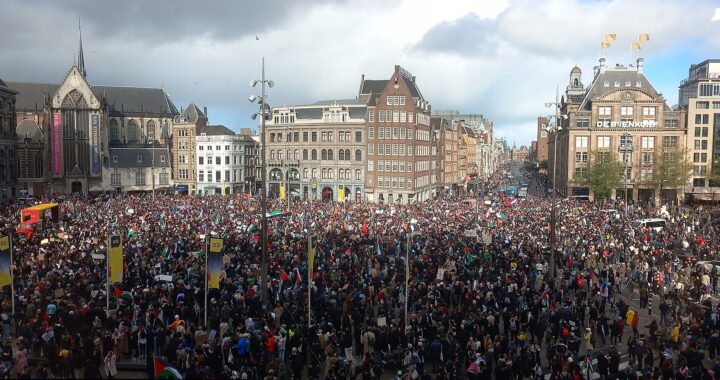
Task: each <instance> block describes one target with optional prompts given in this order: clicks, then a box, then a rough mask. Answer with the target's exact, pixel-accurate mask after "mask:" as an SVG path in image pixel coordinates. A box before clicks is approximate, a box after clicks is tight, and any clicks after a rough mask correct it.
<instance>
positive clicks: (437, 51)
mask: <svg viewBox="0 0 720 380" xmlns="http://www.w3.org/2000/svg"><path fill="white" fill-rule="evenodd" d="M719 6H720V3H719V2H718V1H710V0H678V1H662V0H655V1H645V0H609V1H604V0H602V1H601V0H543V1H538V0H505V1H503V0H497V1H496V0H474V1H473V0H444V1H437V0H398V1H382V0H362V1H360V0H342V1H332V0H303V1H289V0H288V1H280V0H263V1H219V0H218V1H189V0H187V1H186V0H172V1H171V0H166V1H150V0H147V1H141V0H127V1H96V0H67V1H62V2H59V1H49V0H48V1H38V0H4V1H3V11H2V12H0V25H2V26H3V30H5V31H11V32H5V33H0V51H1V52H2V54H0V78H2V79H5V80H10V81H35V82H49V83H58V82H59V81H61V80H62V79H63V77H64V76H65V74H66V73H67V71H68V69H69V68H70V66H71V65H72V64H73V60H74V57H75V52H76V51H77V46H78V25H77V24H78V18H80V19H81V20H82V34H83V46H84V51H85V64H86V68H87V71H88V80H89V81H90V83H91V84H97V85H123V86H139V87H163V88H165V89H166V90H167V91H168V93H169V94H170V95H171V97H172V99H173V101H174V102H175V104H176V105H177V106H178V108H180V107H184V106H186V105H187V104H188V103H189V102H195V103H196V104H198V105H199V106H201V107H202V106H207V107H208V113H209V116H210V122H211V123H214V124H224V125H226V126H228V127H230V128H231V129H234V130H239V129H240V128H242V127H254V123H253V121H252V120H250V117H249V116H250V115H251V114H252V112H253V111H254V109H253V107H252V105H250V103H249V102H248V101H247V97H248V96H249V95H251V94H253V93H254V92H256V91H259V90H257V89H252V88H250V87H249V82H250V80H252V79H256V78H259V76H260V62H261V57H263V56H264V57H265V59H266V72H267V76H268V78H269V79H273V80H274V81H275V83H276V86H275V87H274V88H273V89H272V90H271V91H270V92H269V95H270V103H271V105H281V104H287V105H292V104H304V103H311V102H315V101H317V100H322V99H333V98H336V99H339V98H353V97H355V96H356V95H357V91H358V87H359V84H360V76H361V74H365V75H366V77H367V78H371V79H385V78H388V77H389V76H390V74H391V73H392V70H393V65H395V64H400V65H402V66H403V67H405V68H406V69H407V70H409V71H410V72H411V73H413V75H415V76H417V80H418V83H419V86H420V89H421V90H422V92H423V95H424V96H425V97H426V98H427V99H428V100H429V101H430V102H431V104H432V106H433V110H444V109H453V110H459V111H460V112H463V113H479V114H484V115H486V117H489V118H491V119H493V120H494V122H495V125H496V130H497V133H498V134H499V135H500V136H504V137H507V138H508V140H509V141H510V142H511V143H512V142H515V143H517V144H518V145H521V144H529V142H530V141H531V140H533V139H534V137H535V121H536V118H537V116H543V115H547V114H549V113H552V112H553V111H552V110H551V109H546V108H544V105H543V103H544V102H545V101H550V100H554V97H555V87H556V85H559V86H560V89H561V91H562V90H563V89H564V87H565V85H567V81H568V74H569V72H570V69H571V68H572V67H573V66H574V65H578V66H580V68H581V69H582V70H583V72H584V73H585V76H584V78H583V79H584V82H585V83H589V82H590V81H591V79H592V78H590V76H591V75H592V68H593V66H594V65H596V64H597V59H598V57H599V43H600V41H601V39H602V36H603V35H604V34H606V33H615V34H617V37H618V39H617V41H615V43H614V44H613V46H612V47H611V48H610V49H606V50H605V53H604V55H605V56H606V58H607V60H608V63H609V64H611V65H614V64H615V63H622V64H627V63H630V62H632V61H633V60H634V59H635V57H634V55H633V54H632V52H631V50H630V43H631V42H632V41H633V40H636V39H637V37H638V35H639V34H640V33H649V34H650V41H648V42H645V43H644V44H643V50H642V51H641V53H640V54H641V56H642V57H644V58H645V65H646V70H645V71H646V74H647V76H648V77H649V79H650V80H651V82H653V84H654V85H655V86H656V87H657V88H658V89H659V91H661V92H662V93H663V94H664V95H665V96H666V97H667V99H668V101H669V103H670V104H671V105H673V104H675V103H676V102H677V86H678V84H679V82H680V81H681V80H682V79H683V78H685V77H686V76H687V70H688V68H689V66H690V64H692V63H698V62H701V61H702V60H705V59H708V58H720V56H718V52H719V51H720V21H715V22H713V21H711V18H712V17H713V14H714V13H715V9H716V8H717V7H719ZM256 36H257V38H256ZM258 38H259V39H258Z"/></svg>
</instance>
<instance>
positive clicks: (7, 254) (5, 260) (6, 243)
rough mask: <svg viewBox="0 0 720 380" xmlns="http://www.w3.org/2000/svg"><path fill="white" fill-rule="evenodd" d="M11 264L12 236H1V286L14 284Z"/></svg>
mask: <svg viewBox="0 0 720 380" xmlns="http://www.w3.org/2000/svg"><path fill="white" fill-rule="evenodd" d="M10 265H12V251H11V250H10V236H0V286H5V285H10V284H12V277H11V274H10Z"/></svg>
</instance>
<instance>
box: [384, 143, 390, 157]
mask: <svg viewBox="0 0 720 380" xmlns="http://www.w3.org/2000/svg"><path fill="white" fill-rule="evenodd" d="M390 145H391V144H385V155H386V156H389V155H390Z"/></svg>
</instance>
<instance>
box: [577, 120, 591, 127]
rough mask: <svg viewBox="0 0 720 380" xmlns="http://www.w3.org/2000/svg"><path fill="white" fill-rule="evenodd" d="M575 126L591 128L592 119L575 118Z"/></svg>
mask: <svg viewBox="0 0 720 380" xmlns="http://www.w3.org/2000/svg"><path fill="white" fill-rule="evenodd" d="M575 127H576V128H589V127H590V120H588V119H578V120H575Z"/></svg>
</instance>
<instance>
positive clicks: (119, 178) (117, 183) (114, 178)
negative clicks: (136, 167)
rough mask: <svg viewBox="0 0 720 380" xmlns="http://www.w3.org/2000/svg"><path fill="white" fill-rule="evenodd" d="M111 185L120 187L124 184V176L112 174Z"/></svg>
mask: <svg viewBox="0 0 720 380" xmlns="http://www.w3.org/2000/svg"><path fill="white" fill-rule="evenodd" d="M110 184H111V185H113V186H120V185H121V184H122V176H121V174H120V173H112V174H110Z"/></svg>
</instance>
